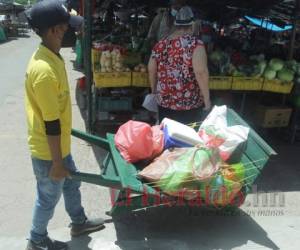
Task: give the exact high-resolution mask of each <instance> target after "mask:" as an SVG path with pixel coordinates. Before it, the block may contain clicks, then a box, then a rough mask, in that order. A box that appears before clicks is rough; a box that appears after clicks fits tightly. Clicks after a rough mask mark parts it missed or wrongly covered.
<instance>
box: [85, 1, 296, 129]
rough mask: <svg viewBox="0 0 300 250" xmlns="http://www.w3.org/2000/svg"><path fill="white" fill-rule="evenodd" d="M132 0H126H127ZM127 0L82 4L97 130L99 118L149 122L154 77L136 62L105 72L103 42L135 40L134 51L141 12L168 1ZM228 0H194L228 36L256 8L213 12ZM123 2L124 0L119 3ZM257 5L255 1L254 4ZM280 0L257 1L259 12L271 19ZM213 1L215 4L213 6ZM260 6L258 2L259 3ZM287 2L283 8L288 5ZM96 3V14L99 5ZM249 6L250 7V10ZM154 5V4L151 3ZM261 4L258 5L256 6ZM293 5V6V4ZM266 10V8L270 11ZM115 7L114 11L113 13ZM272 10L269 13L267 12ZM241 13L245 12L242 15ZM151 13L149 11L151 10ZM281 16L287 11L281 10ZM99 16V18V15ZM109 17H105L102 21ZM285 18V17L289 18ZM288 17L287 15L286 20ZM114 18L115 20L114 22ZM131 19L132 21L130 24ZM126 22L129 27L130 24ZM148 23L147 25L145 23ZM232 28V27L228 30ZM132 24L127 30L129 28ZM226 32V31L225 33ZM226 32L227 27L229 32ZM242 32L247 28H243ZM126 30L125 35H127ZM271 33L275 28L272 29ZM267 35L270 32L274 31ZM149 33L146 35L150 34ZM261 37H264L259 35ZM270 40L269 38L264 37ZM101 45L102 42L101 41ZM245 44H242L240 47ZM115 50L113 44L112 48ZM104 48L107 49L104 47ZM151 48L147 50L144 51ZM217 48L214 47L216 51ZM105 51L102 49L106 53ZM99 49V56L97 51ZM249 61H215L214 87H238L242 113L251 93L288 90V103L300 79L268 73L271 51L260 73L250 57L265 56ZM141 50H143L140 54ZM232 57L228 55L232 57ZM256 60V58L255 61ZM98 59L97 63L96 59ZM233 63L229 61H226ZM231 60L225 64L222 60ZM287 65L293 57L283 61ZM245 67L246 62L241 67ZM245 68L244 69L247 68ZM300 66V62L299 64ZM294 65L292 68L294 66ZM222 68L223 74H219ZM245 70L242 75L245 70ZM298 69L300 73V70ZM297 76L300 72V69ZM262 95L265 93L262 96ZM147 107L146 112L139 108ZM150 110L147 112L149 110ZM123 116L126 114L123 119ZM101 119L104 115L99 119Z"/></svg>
mask: <svg viewBox="0 0 300 250" xmlns="http://www.w3.org/2000/svg"><path fill="white" fill-rule="evenodd" d="M123 2H126V1H123ZM123 2H122V1H121V2H120V1H92V2H89V1H83V2H82V5H83V6H84V8H83V9H84V15H85V31H84V34H85V36H84V46H83V47H84V51H83V54H84V57H85V60H84V61H85V63H84V69H85V75H86V83H87V99H88V101H87V103H88V105H87V114H88V115H87V127H88V131H90V132H94V131H95V129H96V124H97V122H100V124H99V123H98V124H99V125H100V126H101V125H106V124H115V125H119V124H122V123H123V122H125V121H127V120H129V119H137V120H144V121H147V118H149V117H147V113H145V112H144V110H143V109H140V106H141V100H142V99H143V96H145V95H146V94H147V93H148V92H149V82H148V77H147V72H137V71H135V70H134V67H130V71H125V72H120V71H119V70H118V71H117V72H116V71H115V70H106V72H101V68H103V67H99V65H100V64H101V62H100V61H101V56H100V55H99V47H97V46H101V44H103V43H109V44H110V45H113V46H115V45H118V46H120V45H123V47H125V48H126V49H128V44H131V47H130V48H129V51H130V53H132V54H133V53H134V52H135V51H136V47H139V44H141V43H140V41H139V39H140V38H142V37H139V36H137V33H136V32H137V30H138V28H140V26H141V22H144V21H141V20H139V16H143V15H144V14H145V13H144V12H143V8H145V6H146V7H149V6H151V8H153V10H154V8H157V7H158V6H161V5H162V4H166V3H161V2H160V1H153V2H151V3H146V2H145V1H142V0H140V1H138V0H135V1H131V2H130V4H129V3H128V6H126V8H125V7H124V6H123V5H122V3H123ZM227 2H228V1H226V0H224V1H221V2H220V3H218V4H214V5H213V6H212V5H208V4H205V3H202V2H201V3H200V2H199V1H188V3H190V5H192V6H194V8H195V9H197V8H198V9H200V10H202V9H203V10H205V11H203V13H201V15H203V18H204V19H205V18H207V20H209V21H210V22H211V23H215V24H216V23H217V24H218V25H217V26H215V30H217V31H218V35H220V38H222V39H223V38H226V35H223V36H222V32H223V31H222V29H225V28H226V27H227V28H228V27H231V26H230V25H232V23H234V22H235V21H236V20H240V19H238V18H237V17H239V18H244V16H243V15H245V16H246V15H247V14H249V13H251V14H253V10H252V9H251V8H249V6H247V3H246V2H244V1H240V2H239V3H235V5H236V7H237V9H240V10H241V11H240V12H239V14H237V13H238V12H236V11H235V10H234V9H230V10H229V11H228V15H229V16H230V18H228V19H220V17H219V15H213V13H216V11H215V10H216V9H219V10H223V8H224V7H225V6H226V5H227V4H228V3H227ZM111 4H114V5H115V6H119V5H120V6H123V7H121V8H119V9H118V8H117V9H113V8H112V9H110V8H109V6H110V5H111ZM118 4H119V5H118ZM253 4H254V3H253ZM274 4H276V3H275V1H274V3H264V2H258V1H256V3H255V5H257V6H260V7H261V10H260V12H259V13H258V16H259V17H261V18H265V19H266V20H267V17H268V15H269V14H268V13H269V9H270V5H274ZM99 6H101V7H103V6H104V7H105V8H106V9H101V8H100V7H99ZM132 6H135V7H134V8H133V9H130V8H131V7H132ZM209 6H211V8H209ZM257 6H256V7H257ZM282 6H283V7H282ZM282 6H281V5H280V6H279V7H280V8H282V9H284V8H285V7H284V6H285V5H284V3H282ZM279 7H278V6H275V7H274V10H277V9H280V8H279ZM95 8H96V15H95V12H94V10H95ZM247 8H249V9H248V10H247ZM148 9H149V8H148ZM256 9H257V8H256ZM289 9H290V7H289ZM127 11H131V13H130V15H128V13H127ZM264 11H265V12H264ZM111 12H113V13H111ZM103 13H107V15H112V16H111V17H112V18H108V19H107V20H106V21H104V18H103V17H104V16H103ZM266 13H267V14H266ZM271 13H273V14H272V15H273V16H272V17H270V18H272V20H273V19H274V15H276V14H274V13H276V11H275V12H274V11H273V9H272V11H271ZM151 14H152V16H151V15H150V16H148V19H147V21H148V25H149V23H150V22H151V20H152V18H153V11H152V12H151ZM289 14H290V15H292V14H293V13H289ZM238 15H239V16H238ZM146 16H147V15H146ZM280 16H281V15H280ZM96 19H97V20H98V21H97V20H96ZM100 19H101V20H102V21H103V22H100V21H99V20H100ZM244 19H245V20H244V21H243V25H246V26H247V25H249V29H248V30H250V31H252V30H255V29H259V27H256V28H254V27H253V26H251V25H250V24H248V23H247V20H246V18H244ZM283 19H284V18H283ZM113 20H119V22H117V23H116V22H114V21H113ZM285 20H287V19H285ZM112 23H114V25H113V24H112ZM124 24H126V25H124ZM125 26H126V27H125ZM263 26H264V25H263V22H262V24H261V27H260V28H261V29H263V28H264V27H263ZM145 27H147V25H144V28H145ZM227 28H226V29H227ZM126 29H127V30H126ZM223 33H224V32H223ZM225 33H226V32H225ZM240 33H241V32H240ZM124 34H125V35H124ZM268 34H269V33H268ZM268 34H267V35H268ZM128 35H129V36H131V39H130V41H128V39H127V40H126V39H125V38H124V37H125V36H128ZM144 35H145V34H144ZM240 35H241V36H244V37H248V38H247V39H250V38H249V34H240ZM257 39H259V37H257ZM264 39H265V40H261V42H260V43H261V44H263V43H264V42H266V43H267V42H268V40H266V39H267V37H266V38H264ZM97 40H98V41H99V43H98V44H97V43H96V44H95V43H94V42H95V41H97ZM263 41H264V42H263ZM95 45H96V46H95ZM240 49H241V48H240ZM111 50H113V47H112V49H111ZM100 51H101V49H100ZM143 52H145V51H143ZM149 52H150V51H147V52H146V54H147V53H148V54H149ZM212 52H214V51H212ZM212 52H209V53H208V58H209V61H210V58H211V55H212ZM101 53H102V52H101ZM97 54H98V55H97ZM246 54H247V60H248V61H251V63H248V62H247V63H246V65H242V64H241V63H236V64H235V65H234V69H231V70H230V73H228V71H226V72H223V71H222V72H214V70H211V65H210V64H209V70H210V78H209V87H210V90H211V92H212V93H213V92H214V91H224V93H228V92H232V93H233V94H237V95H239V96H241V103H240V105H239V109H240V114H244V111H245V106H246V101H247V96H248V94H249V93H252V94H253V93H254V94H255V93H256V94H257V95H258V96H261V95H263V93H274V95H276V94H281V95H282V103H283V104H284V103H285V100H286V99H287V95H288V94H290V93H291V91H292V89H293V86H294V82H293V80H278V78H274V77H272V78H269V76H267V75H265V74H267V73H269V72H267V73H266V72H265V71H266V70H267V69H268V67H269V64H270V61H271V60H270V59H271V58H272V57H271V55H270V54H267V55H266V58H265V59H264V61H265V62H264V63H265V64H266V66H264V69H263V70H262V71H261V72H259V73H257V67H253V66H255V64H257V65H258V64H259V61H256V62H254V63H253V60H252V59H251V60H249V57H251V56H259V54H258V53H256V54H255V53H254V52H253V54H251V53H250V54H249V52H246ZM139 56H140V54H137V57H139ZM146 58H147V57H144V58H142V60H141V62H142V63H145V64H146V63H147V60H146ZM226 60H227V59H226ZM254 61H255V60H254ZM95 62H96V63H95ZM226 62H227V61H226ZM222 64H225V63H221V65H222ZM249 64H251V65H250V67H253V68H252V70H250V71H252V72H250V73H249ZM283 64H284V66H283V67H284V68H285V67H286V66H285V65H287V64H288V62H285V61H283ZM240 66H243V67H240ZM241 68H242V69H241ZM299 68H300V67H299ZM289 70H290V69H289ZM279 71H280V70H277V71H276V77H277V76H278V75H283V74H279V73H278V72H279ZM299 72H300V70H299ZM219 73H220V74H219ZM241 73H242V74H241ZM297 74H298V73H297ZM295 76H296V74H295ZM258 99H259V98H258ZM138 110H139V111H138ZM139 112H142V113H139ZM143 112H144V113H143ZM118 117H119V118H120V119H118ZM99 118H100V119H99Z"/></svg>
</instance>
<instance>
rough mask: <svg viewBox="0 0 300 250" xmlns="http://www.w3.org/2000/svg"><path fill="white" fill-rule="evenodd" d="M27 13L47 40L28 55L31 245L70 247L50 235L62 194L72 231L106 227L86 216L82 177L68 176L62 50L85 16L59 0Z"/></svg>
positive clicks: (49, 249)
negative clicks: (32, 201)
mask: <svg viewBox="0 0 300 250" xmlns="http://www.w3.org/2000/svg"><path fill="white" fill-rule="evenodd" d="M26 14H27V18H28V22H29V24H30V26H31V27H32V29H33V30H34V31H35V32H36V33H37V35H39V36H40V38H41V40H42V43H41V44H40V46H39V48H38V49H37V51H36V52H35V53H34V54H33V56H32V57H31V59H30V61H29V64H28V67H27V70H26V82H25V103H26V104H25V105H26V106H25V108H26V114H27V124H28V144H29V148H30V152H31V158H32V165H33V171H34V174H35V177H36V181H37V198H36V203H35V206H34V211H33V220H32V228H31V232H30V237H29V241H28V245H27V248H26V250H42V249H44V250H65V249H68V245H67V244H66V243H64V242H60V241H55V240H52V239H50V238H49V237H48V232H47V226H48V223H49V221H50V219H51V218H52V217H53V214H54V209H55V207H56V205H57V203H58V201H59V200H60V197H61V195H62V194H63V196H64V201H65V209H66V211H67V213H68V214H69V216H70V218H71V221H72V223H71V235H72V236H73V237H76V236H79V235H82V234H84V233H88V232H92V231H97V230H100V229H103V228H104V225H103V222H104V221H103V220H102V219H97V220H89V219H87V217H86V215H85V212H84V209H83V207H82V205H81V193H80V190H79V188H80V182H79V181H76V180H74V179H71V178H69V176H70V173H72V172H77V171H78V170H77V168H76V166H75V163H74V161H73V158H72V155H71V126H72V113H71V112H72V110H71V98H70V88H69V84H68V78H67V74H66V69H65V63H64V60H63V58H62V56H61V54H60V53H59V52H60V49H61V46H62V42H63V38H64V34H65V32H66V30H67V29H68V26H69V25H71V26H73V27H78V26H80V24H78V23H76V22H77V21H78V20H79V21H80V19H78V18H75V17H72V16H70V14H69V12H68V11H67V9H66V8H65V6H64V5H63V4H62V3H61V2H60V1H58V0H57V1H54V0H51V1H41V2H38V3H36V4H35V5H34V6H33V7H32V8H31V9H30V10H29V11H28V12H27V13H26ZM81 21H82V20H81Z"/></svg>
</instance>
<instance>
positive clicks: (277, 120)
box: [255, 105, 292, 128]
mask: <svg viewBox="0 0 300 250" xmlns="http://www.w3.org/2000/svg"><path fill="white" fill-rule="evenodd" d="M291 114H292V109H291V108H287V107H267V106H262V105H260V106H258V107H257V109H256V114H255V123H256V124H257V125H259V126H261V127H263V128H280V127H287V126H288V125H289V122H290V117H291Z"/></svg>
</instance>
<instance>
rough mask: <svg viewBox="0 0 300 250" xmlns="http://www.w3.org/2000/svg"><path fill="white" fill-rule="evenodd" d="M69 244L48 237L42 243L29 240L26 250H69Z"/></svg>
mask: <svg viewBox="0 0 300 250" xmlns="http://www.w3.org/2000/svg"><path fill="white" fill-rule="evenodd" d="M67 249H68V245H67V243H64V242H61V241H57V240H52V239H50V238H49V237H47V238H46V239H45V240H43V241H42V242H41V243H34V242H33V241H31V240H29V242H28V245H27V248H26V250H67Z"/></svg>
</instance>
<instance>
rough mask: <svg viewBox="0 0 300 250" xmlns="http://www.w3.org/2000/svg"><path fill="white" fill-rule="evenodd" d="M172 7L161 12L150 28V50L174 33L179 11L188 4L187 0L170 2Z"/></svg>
mask: <svg viewBox="0 0 300 250" xmlns="http://www.w3.org/2000/svg"><path fill="white" fill-rule="evenodd" d="M169 3H170V7H169V8H167V9H163V10H159V11H158V13H157V15H156V16H155V18H154V19H153V21H152V24H151V26H150V29H149V32H148V36H147V41H148V43H149V46H150V49H152V48H153V46H154V45H155V44H156V43H157V42H158V41H160V40H161V39H163V38H166V37H167V36H168V35H170V33H172V32H173V31H174V20H175V16H176V14H177V12H178V10H179V9H180V8H181V7H183V6H184V5H185V4H186V0H170V1H169Z"/></svg>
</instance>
